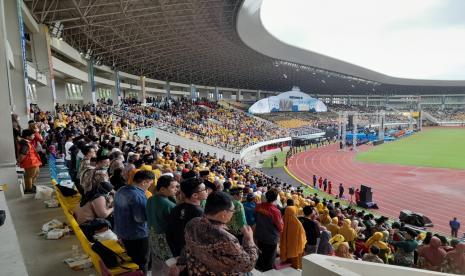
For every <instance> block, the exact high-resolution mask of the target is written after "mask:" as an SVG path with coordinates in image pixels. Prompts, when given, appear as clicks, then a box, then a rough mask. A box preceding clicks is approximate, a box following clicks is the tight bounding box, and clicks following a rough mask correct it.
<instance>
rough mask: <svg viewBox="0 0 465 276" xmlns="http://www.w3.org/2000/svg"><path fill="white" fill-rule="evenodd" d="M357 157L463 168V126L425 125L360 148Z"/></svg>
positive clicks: (371, 161)
mask: <svg viewBox="0 0 465 276" xmlns="http://www.w3.org/2000/svg"><path fill="white" fill-rule="evenodd" d="M356 160H357V161H361V162H366V163H388V164H399V165H409V166H419V167H436V168H453V169H465V129H463V128H456V129H454V128H442V129H441V128H433V129H425V130H423V131H422V132H420V133H417V134H414V135H412V136H410V137H407V138H404V139H400V140H398V141H395V142H389V143H385V144H383V145H381V146H376V147H374V148H373V149H371V150H368V151H365V152H361V153H359V154H358V155H357V157H356Z"/></svg>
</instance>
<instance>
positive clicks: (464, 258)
mask: <svg viewBox="0 0 465 276" xmlns="http://www.w3.org/2000/svg"><path fill="white" fill-rule="evenodd" d="M441 272H445V273H453V274H461V275H462V274H465V243H459V244H457V245H456V246H455V249H454V250H452V251H450V252H448V253H447V254H446V257H444V260H443V261H442V265H441Z"/></svg>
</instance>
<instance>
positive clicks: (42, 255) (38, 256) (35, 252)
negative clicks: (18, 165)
mask: <svg viewBox="0 0 465 276" xmlns="http://www.w3.org/2000/svg"><path fill="white" fill-rule="evenodd" d="M37 184H39V185H41V184H43V185H50V176H49V174H48V168H42V169H41V175H40V177H39V179H38V183H37ZM8 207H9V209H10V212H11V216H12V218H13V222H14V225H15V228H16V232H17V236H18V240H19V243H20V248H21V252H22V254H23V258H24V262H25V264H26V268H27V271H28V274H29V275H31V276H54V275H73V276H74V275H76V276H84V275H86V276H88V275H97V273H96V272H95V270H94V269H93V268H91V269H87V270H84V271H73V270H71V269H70V268H68V266H67V265H66V264H65V263H64V262H63V260H64V259H66V258H68V257H70V256H71V248H72V246H73V245H78V246H79V249H81V246H80V244H79V241H78V240H77V238H76V237H75V236H74V235H72V234H71V235H69V236H66V237H63V238H61V239H59V240H46V239H44V238H43V237H42V236H39V235H38V234H39V233H40V232H41V228H42V225H43V224H45V223H46V222H48V221H50V220H52V219H55V218H56V219H58V220H60V221H62V222H67V221H66V218H65V215H64V214H63V211H62V209H61V208H46V207H45V205H44V203H43V200H35V199H34V196H33V195H25V196H24V197H22V198H18V199H13V200H8ZM0 274H1V273H0Z"/></svg>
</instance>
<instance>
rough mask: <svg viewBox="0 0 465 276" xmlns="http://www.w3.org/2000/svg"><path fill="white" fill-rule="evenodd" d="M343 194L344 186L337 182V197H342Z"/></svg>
mask: <svg viewBox="0 0 465 276" xmlns="http://www.w3.org/2000/svg"><path fill="white" fill-rule="evenodd" d="M343 195H344V186H343V185H342V183H339V198H342V196H343Z"/></svg>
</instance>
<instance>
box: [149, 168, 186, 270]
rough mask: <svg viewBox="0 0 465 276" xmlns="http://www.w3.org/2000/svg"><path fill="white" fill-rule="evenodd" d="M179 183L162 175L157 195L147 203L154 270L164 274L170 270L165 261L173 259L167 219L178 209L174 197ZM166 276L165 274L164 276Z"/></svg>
mask: <svg viewBox="0 0 465 276" xmlns="http://www.w3.org/2000/svg"><path fill="white" fill-rule="evenodd" d="M178 185H179V184H178V182H177V181H176V179H174V178H173V177H172V176H170V175H162V176H160V178H159V179H158V182H157V186H156V193H155V194H154V195H153V196H152V197H150V198H149V199H148V201H147V208H146V212H147V224H148V225H147V226H148V228H149V241H150V248H151V252H152V254H153V264H152V270H153V269H154V268H155V269H156V270H154V271H160V273H162V272H163V271H165V273H167V271H168V270H169V268H168V267H167V266H166V265H165V263H164V262H165V261H166V260H168V259H170V258H172V257H173V255H172V254H171V250H170V247H169V246H168V242H167V241H166V231H167V230H168V229H167V228H168V223H167V219H168V216H169V214H170V213H171V210H172V209H173V208H174V207H176V201H175V200H174V196H175V195H176V192H177V189H178ZM162 275H164V274H162Z"/></svg>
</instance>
